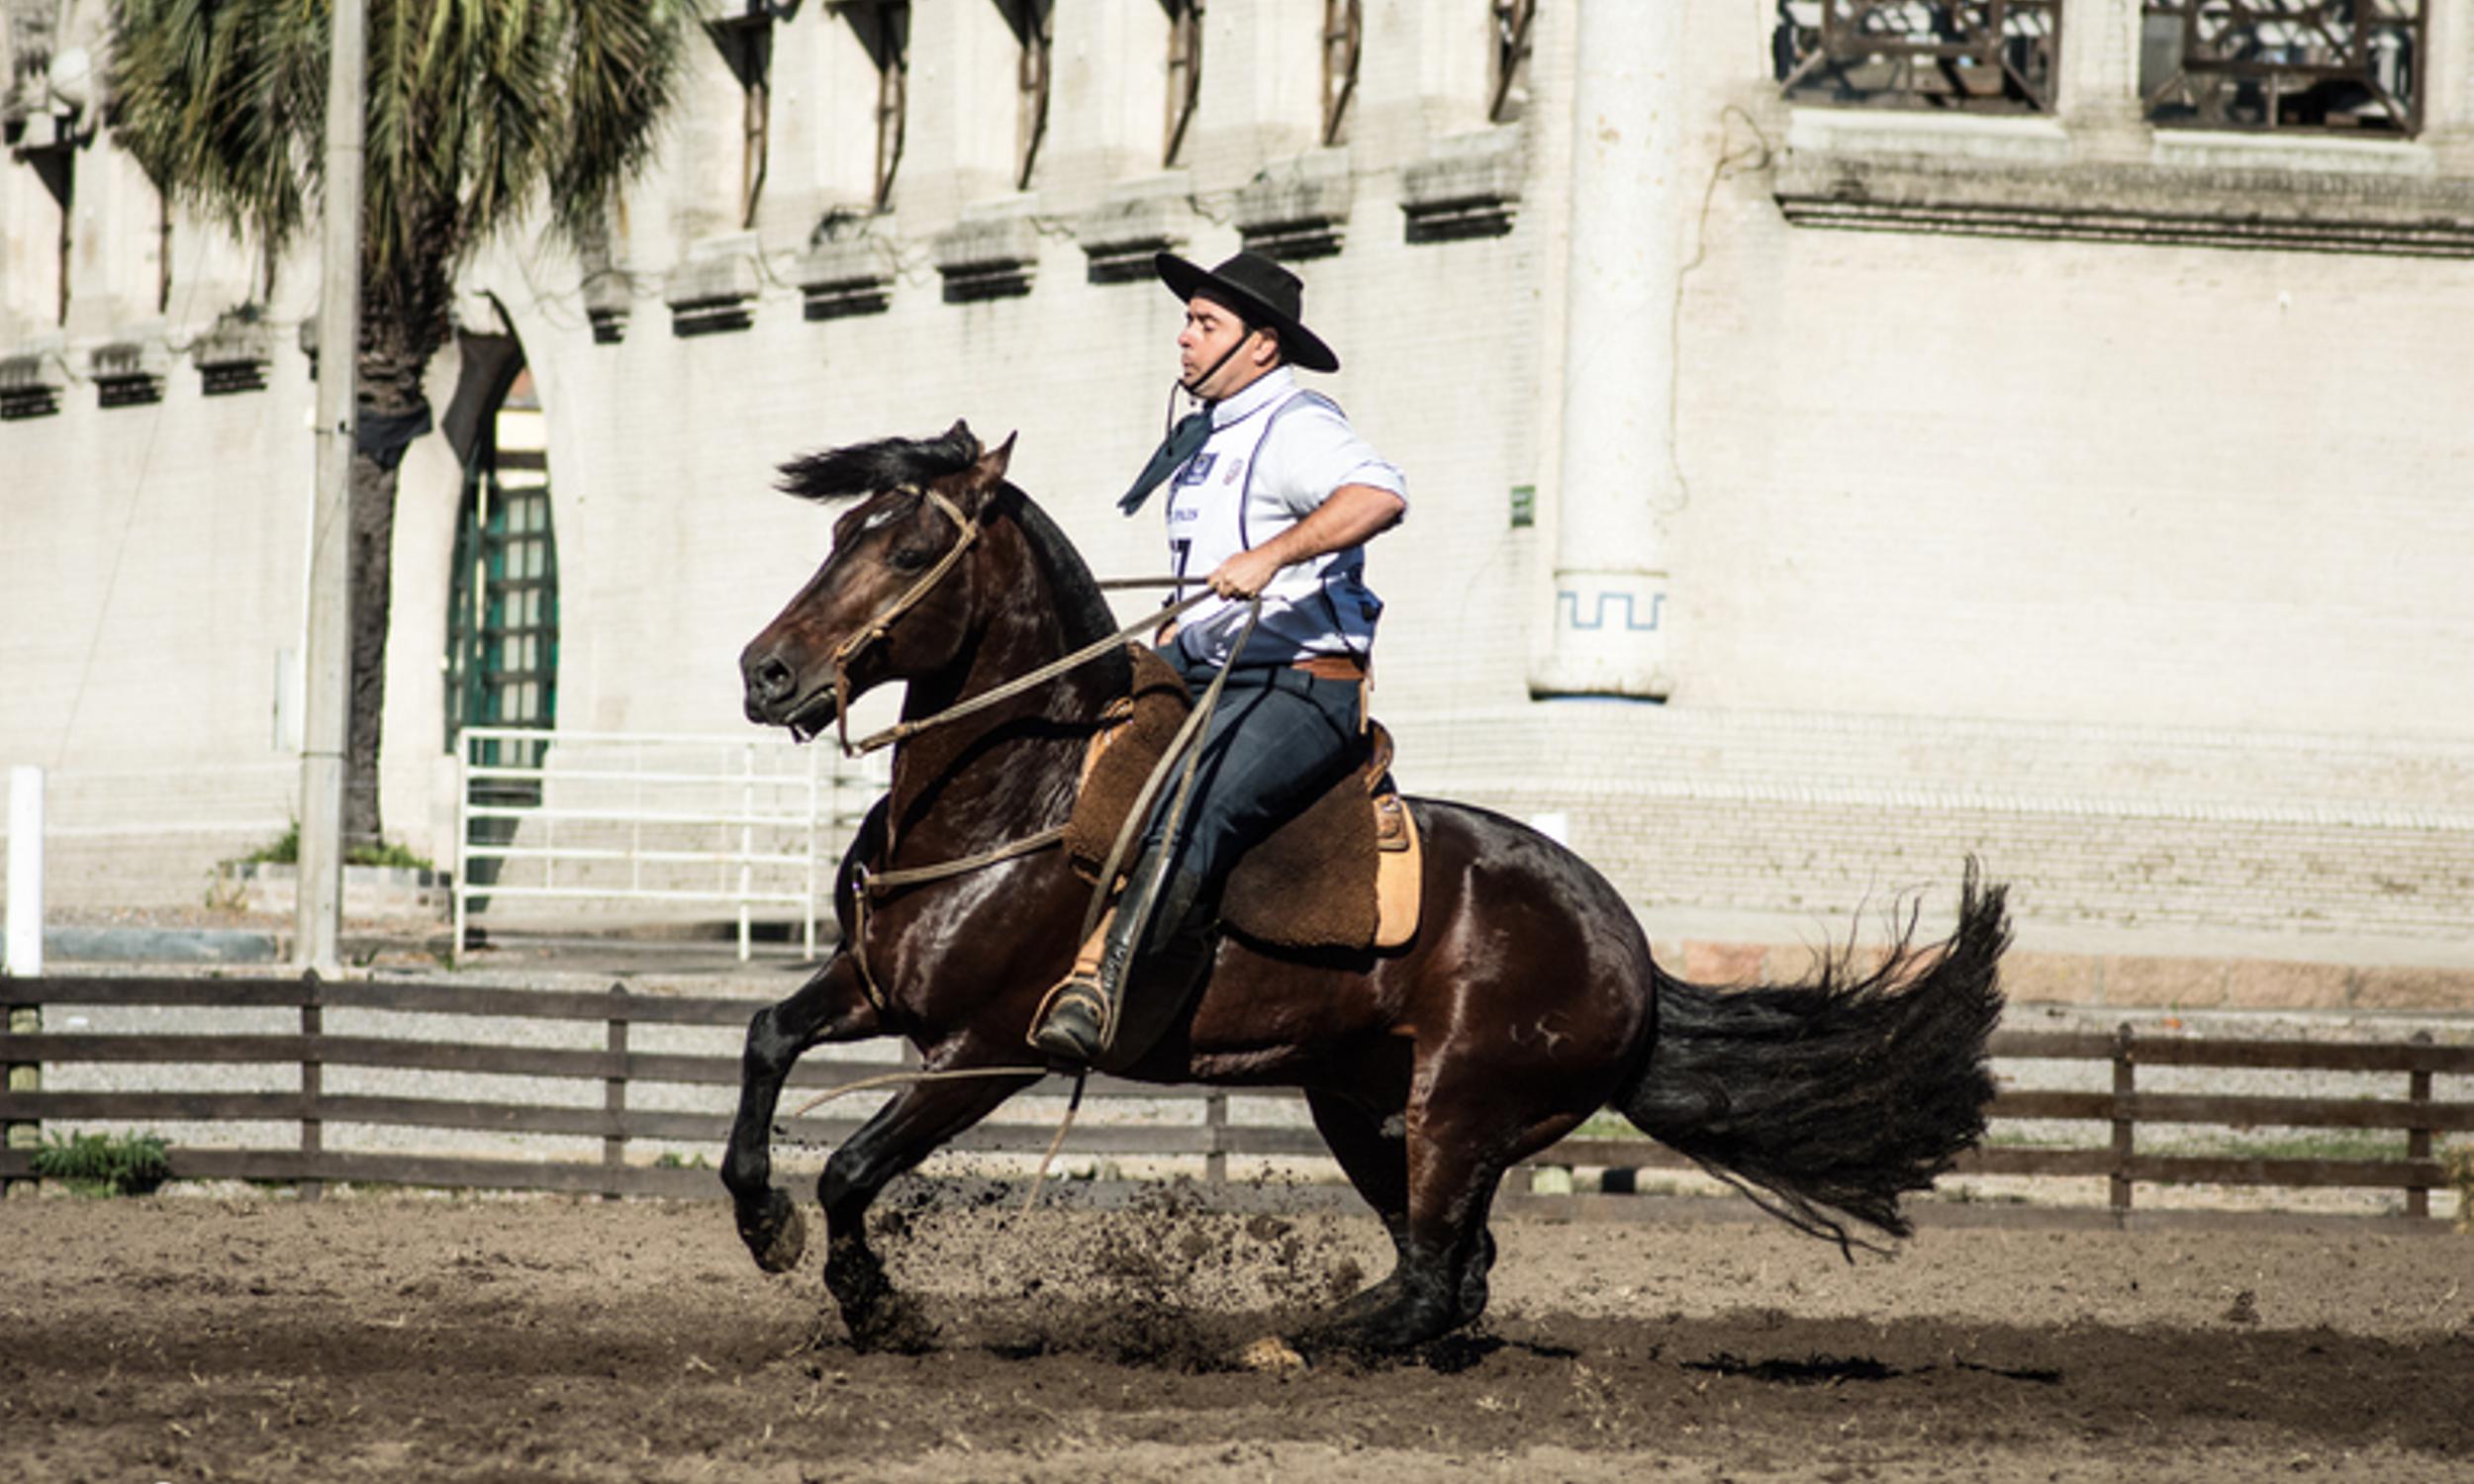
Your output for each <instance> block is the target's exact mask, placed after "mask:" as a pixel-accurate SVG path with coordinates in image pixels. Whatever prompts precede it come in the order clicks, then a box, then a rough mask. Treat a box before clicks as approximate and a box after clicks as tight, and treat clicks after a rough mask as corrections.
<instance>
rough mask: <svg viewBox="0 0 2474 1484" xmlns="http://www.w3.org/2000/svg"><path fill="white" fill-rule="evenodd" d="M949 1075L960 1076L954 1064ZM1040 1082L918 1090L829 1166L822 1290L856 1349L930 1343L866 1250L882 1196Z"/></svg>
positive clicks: (822, 1189)
mask: <svg viewBox="0 0 2474 1484" xmlns="http://www.w3.org/2000/svg"><path fill="white" fill-rule="evenodd" d="M943 1067H944V1069H948V1070H954V1069H960V1068H957V1067H954V1065H953V1062H952V1061H951V1060H950V1059H948V1060H946V1061H945V1062H944V1063H943ZM1039 1077H1040V1074H1039V1073H1038V1072H1035V1071H1034V1072H1026V1073H1024V1074H1022V1075H1020V1076H986V1077H971V1078H967V1079H963V1080H959V1081H950V1082H913V1083H911V1084H910V1085H909V1086H907V1087H904V1089H903V1090H902V1091H901V1092H900V1093H898V1094H897V1095H896V1096H895V1097H894V1099H893V1101H891V1102H889V1103H887V1104H886V1105H885V1106H884V1107H882V1108H879V1109H878V1110H877V1112H876V1116H875V1117H873V1118H871V1119H869V1120H868V1121H867V1123H866V1124H865V1125H863V1126H862V1127H861V1128H860V1130H859V1132H858V1133H856V1134H853V1135H851V1136H850V1139H849V1140H848V1141H847V1142H846V1143H844V1144H843V1145H842V1147H841V1148H839V1149H837V1150H835V1151H834V1152H833V1158H832V1159H828V1160H826V1161H825V1166H824V1173H823V1174H822V1175H821V1176H820V1177H818V1179H817V1181H816V1200H817V1201H818V1203H820V1204H821V1205H822V1206H823V1207H824V1228H825V1236H826V1247H825V1258H824V1286H825V1288H826V1290H827V1291H828V1292H830V1293H831V1294H832V1295H833V1298H834V1301H835V1302H836V1303H838V1304H840V1305H841V1308H842V1322H843V1323H844V1324H846V1325H848V1326H849V1327H850V1340H851V1344H852V1345H856V1346H858V1347H859V1348H861V1349H911V1348H916V1347H918V1346H919V1345H923V1344H925V1342H926V1339H927V1333H926V1327H925V1325H924V1324H923V1323H922V1322H921V1321H920V1320H919V1318H918V1316H917V1314H916V1313H915V1312H914V1311H913V1310H912V1308H911V1307H910V1306H909V1305H908V1304H906V1303H904V1302H903V1300H902V1298H901V1296H900V1295H899V1294H897V1293H896V1292H895V1291H894V1286H893V1284H892V1283H890V1282H889V1281H887V1280H886V1277H885V1264H884V1263H883V1262H882V1261H881V1260H879V1259H878V1257H877V1254H876V1251H875V1249H873V1248H871V1247H869V1246H868V1227H867V1215H868V1207H869V1206H870V1205H871V1204H872V1203H873V1202H874V1201H875V1200H876V1197H877V1192H879V1191H881V1190H883V1189H884V1188H885V1184H886V1182H887V1181H889V1180H891V1179H893V1178H894V1176H896V1175H898V1174H901V1173H902V1172H903V1171H904V1170H906V1169H909V1168H910V1167H911V1166H913V1165H915V1164H917V1163H918V1162H919V1161H920V1160H921V1159H926V1158H927V1157H928V1156H929V1155H930V1154H932V1153H934V1152H935V1150H936V1149H937V1148H938V1147H939V1146H940V1145H942V1144H944V1143H945V1142H946V1141H947V1140H949V1139H952V1138H953V1137H954V1136H955V1135H957V1134H960V1133H961V1132H962V1131H963V1130H965V1129H968V1128H969V1127H971V1126H972V1125H973V1124H975V1123H978V1122H979V1121H980V1120H981V1119H983V1118H986V1117H987V1116H988V1115H989V1114H990V1113H991V1112H993V1111H994V1110H995V1109H996V1107H997V1105H998V1104H999V1103H1001V1102H1003V1101H1004V1100H1005V1099H1006V1098H1008V1097H1011V1096H1012V1095H1013V1094H1014V1093H1016V1092H1019V1091H1020V1090H1022V1089H1023V1088H1025V1087H1028V1086H1029V1085H1031V1084H1032V1083H1033V1082H1036V1081H1038V1080H1039Z"/></svg>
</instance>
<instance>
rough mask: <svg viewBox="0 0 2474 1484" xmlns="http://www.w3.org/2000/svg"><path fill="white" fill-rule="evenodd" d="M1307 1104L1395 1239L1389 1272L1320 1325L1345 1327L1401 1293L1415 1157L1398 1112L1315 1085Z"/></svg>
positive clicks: (1344, 1168) (1385, 1229) (1343, 1169)
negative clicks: (1411, 1160) (1379, 1109)
mask: <svg viewBox="0 0 2474 1484" xmlns="http://www.w3.org/2000/svg"><path fill="white" fill-rule="evenodd" d="M1305 1102H1306V1107H1307V1108H1308V1109H1309V1110H1310V1111H1312V1113H1313V1114H1314V1127H1315V1129H1316V1131H1317V1132H1319V1133H1321V1134H1322V1136H1323V1142H1324V1143H1325V1144H1327V1145H1329V1146H1331V1152H1332V1158H1333V1159H1337V1160H1338V1161H1339V1162H1340V1168H1341V1172H1342V1173H1344V1174H1346V1175H1348V1177H1349V1183H1350V1184H1352V1185H1354V1186H1356V1187H1357V1192H1358V1194H1359V1195H1361V1196H1364V1197H1365V1198H1366V1203H1367V1204H1368V1205H1370V1206H1372V1207H1374V1208H1375V1215H1376V1216H1377V1217H1379V1218H1380V1219H1381V1221H1382V1224H1383V1234H1384V1235H1385V1236H1387V1237H1389V1238H1390V1239H1391V1248H1392V1257H1393V1261H1392V1269H1391V1273H1390V1275H1389V1276H1387V1277H1385V1278H1384V1279H1383V1280H1382V1281H1380V1282H1379V1283H1376V1284H1374V1285H1373V1286H1371V1287H1368V1288H1365V1289H1362V1290H1360V1291H1359V1292H1358V1293H1356V1294H1354V1295H1352V1296H1351V1297H1350V1298H1348V1299H1346V1300H1345V1301H1343V1302H1342V1303H1341V1304H1339V1305H1338V1306H1337V1307H1335V1308H1334V1309H1333V1310H1332V1311H1331V1312H1330V1313H1328V1314H1326V1315H1324V1316H1323V1317H1322V1318H1321V1320H1320V1321H1318V1324H1319V1326H1321V1327H1324V1328H1329V1327H1333V1326H1339V1325H1345V1324H1347V1323H1349V1322H1350V1321H1352V1320H1355V1319H1358V1318H1361V1317H1363V1316H1365V1315H1368V1314H1372V1313H1374V1312H1375V1311H1377V1310H1379V1309H1381V1308H1382V1307H1384V1306H1385V1305H1386V1304H1389V1303H1390V1302H1391V1301H1392V1298H1393V1297H1394V1295H1395V1294H1396V1293H1397V1292H1398V1291H1399V1286H1400V1282H1401V1278H1400V1272H1401V1268H1402V1267H1403V1266H1404V1265H1405V1264H1406V1263H1407V1261H1408V1226H1409V1156H1408V1141H1407V1138H1406V1133H1407V1128H1406V1122H1405V1120H1404V1119H1403V1118H1402V1116H1401V1115H1400V1114H1398V1113H1396V1112H1395V1113H1393V1114H1392V1115H1391V1116H1390V1117H1389V1118H1388V1119H1386V1118H1384V1117H1382V1116H1380V1114H1379V1113H1378V1112H1377V1111H1376V1110H1375V1109H1372V1108H1369V1107H1367V1106H1366V1105H1365V1104H1363V1103H1361V1102H1359V1101H1357V1100H1356V1099H1354V1098H1350V1097H1345V1096H1343V1095H1341V1094H1339V1093H1336V1092H1329V1091H1324V1090H1322V1089H1319V1088H1313V1087H1309V1088H1307V1089H1306V1094H1305Z"/></svg>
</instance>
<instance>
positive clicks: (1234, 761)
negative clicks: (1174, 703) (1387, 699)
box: [1143, 644, 1362, 900]
mask: <svg viewBox="0 0 2474 1484" xmlns="http://www.w3.org/2000/svg"><path fill="white" fill-rule="evenodd" d="M1160 657H1161V658H1162V659H1164V660H1166V661H1168V662H1169V664H1170V666H1171V667H1172V668H1174V669H1175V670H1176V671H1177V672H1178V674H1179V675H1180V676H1182V677H1184V679H1185V681H1186V689H1187V690H1188V691H1189V693H1191V694H1192V696H1193V697H1194V699H1195V700H1196V701H1197V702H1199V701H1200V700H1201V699H1202V693H1203V692H1204V690H1205V689H1207V688H1208V687H1209V686H1210V684H1211V681H1212V679H1213V677H1214V676H1216V675H1217V674H1218V673H1219V672H1218V671H1216V670H1214V669H1212V668H1211V667H1209V666H1206V665H1198V664H1195V663H1193V662H1191V661H1189V660H1188V659H1187V658H1186V657H1185V656H1184V655H1183V654H1182V653H1181V652H1180V651H1179V650H1178V648H1177V646H1176V645H1174V644H1171V645H1169V646H1167V647H1166V648H1164V649H1162V650H1161V651H1160ZM1361 701H1362V693H1361V690H1360V687H1359V686H1358V683H1357V682H1355V681H1336V680H1319V679H1317V678H1315V677H1314V676H1310V675H1308V674H1306V673H1305V672H1304V671H1302V670H1290V669H1285V668H1278V667H1268V666H1246V667H1241V668H1240V669H1238V670H1236V671H1233V672H1232V673H1231V674H1230V675H1229V677H1228V684H1227V685H1226V686H1224V687H1222V688H1221V690H1220V703H1219V707H1218V708H1217V709H1216V710H1214V711H1213V712H1212V713H1211V720H1210V723H1209V725H1208V726H1207V727H1206V729H1205V730H1204V733H1203V740H1202V758H1201V761H1200V762H1199V763H1197V764H1196V765H1195V769H1194V788H1193V795H1192V797H1191V798H1190V799H1189V800H1188V802H1187V804H1186V817H1185V819H1184V821H1183V822H1182V823H1181V824H1180V825H1179V827H1178V836H1179V839H1180V842H1181V844H1180V846H1179V849H1178V854H1177V859H1176V860H1175V861H1174V862H1172V863H1171V865H1170V872H1171V873H1172V874H1173V873H1175V872H1179V871H1189V872H1192V873H1193V874H1194V875H1195V876H1197V877H1199V878H1200V879H1201V881H1202V885H1203V895H1204V899H1205V900H1210V899H1213V898H1215V897H1216V896H1217V894H1218V892H1219V888H1220V884H1221V883H1222V882H1223V881H1227V880H1228V874H1229V872H1230V871H1232V870H1234V869H1235V868H1236V865H1237V858H1238V857H1239V856H1242V855H1243V854H1245V852H1246V850H1247V849H1248V847H1250V846H1253V845H1255V844H1257V843H1258V842H1260V841H1261V840H1263V839H1264V838H1265V837H1266V836H1268V835H1270V834H1271V833H1272V831H1274V830H1276V829H1278V828H1279V827H1280V826H1281V825H1283V824H1285V823H1286V822H1287V821H1288V820H1289V819H1290V818H1291V817H1292V816H1294V815H1296V814H1298V813H1299V812H1301V811H1303V810H1304V808H1305V806H1306V805H1307V804H1310V803H1312V802H1313V801H1314V799H1315V796H1316V795H1317V794H1319V793H1321V792H1322V791H1323V790H1324V789H1326V788H1330V787H1331V786H1332V785H1333V784H1334V783H1336V782H1338V781H1339V780H1340V779H1341V778H1342V777H1344V776H1345V775H1346V774H1347V773H1348V772H1349V770H1351V769H1352V768H1355V767H1357V766H1358V763H1359V761H1360V758H1361V751H1360V749H1361V738H1360V729H1361V727H1360V723H1361V717H1360V716H1359V713H1358V708H1359V705H1360V704H1361ZM1177 777H1178V776H1177V774H1175V773H1171V774H1170V775H1169V777H1168V778H1166V779H1164V780H1162V782H1161V785H1160V796H1159V797H1158V798H1157V799H1155V800H1154V801H1153V802H1152V806H1151V823H1150V828H1149V830H1148V831H1147V832H1146V833H1145V835H1144V836H1143V850H1144V852H1145V853H1146V854H1147V853H1149V852H1151V851H1153V850H1156V849H1157V848H1158V847H1159V844H1160V841H1161V838H1162V834H1163V831H1164V830H1165V828H1166V824H1167V819H1168V811H1169V808H1170V806H1171V804H1172V803H1174V801H1175V799H1176V796H1177Z"/></svg>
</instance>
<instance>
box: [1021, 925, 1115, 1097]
mask: <svg viewBox="0 0 2474 1484" xmlns="http://www.w3.org/2000/svg"><path fill="white" fill-rule="evenodd" d="M1128 920H1130V918H1128V917H1127V915H1126V914H1124V913H1121V912H1119V911H1118V910H1117V908H1116V907H1110V908H1108V910H1107V912H1106V914H1105V915H1103V916H1102V917H1101V918H1100V919H1099V926H1098V927H1096V928H1094V929H1093V930H1092V935H1091V938H1090V939H1089V940H1088V941H1087V942H1085V943H1084V944H1083V949H1082V952H1080V953H1078V954H1076V955H1075V956H1074V967H1073V968H1072V969H1070V970H1068V971H1066V975H1065V977H1064V978H1062V979H1059V980H1058V981H1057V984H1056V987H1055V988H1053V989H1050V990H1049V991H1048V996H1047V998H1045V999H1043V1000H1041V1001H1040V1002H1039V1010H1038V1012H1037V1013H1035V1014H1034V1015H1032V1016H1031V1034H1030V1036H1029V1037H1028V1038H1027V1039H1028V1040H1029V1042H1030V1044H1031V1046H1032V1048H1033V1049H1035V1050H1037V1051H1042V1052H1045V1053H1047V1054H1048V1055H1049V1056H1050V1057H1053V1058H1055V1059H1057V1060H1058V1061H1061V1062H1072V1063H1075V1064H1077V1065H1081V1064H1083V1063H1087V1062H1089V1061H1091V1060H1092V1059H1093V1058H1094V1057H1096V1056H1098V1055H1099V1053H1100V1050H1101V1048H1103V1047H1105V1046H1106V1045H1107V1044H1108V1032H1109V1031H1110V1030H1112V1029H1114V1026H1113V1022H1114V1020H1115V1018H1116V1015H1115V1010H1116V995H1115V994H1114V993H1113V992H1111V991H1110V989H1109V988H1108V987H1107V986H1108V985H1109V983H1110V982H1112V981H1121V980H1122V978H1123V974H1107V973H1105V972H1104V970H1103V967H1102V966H1104V965H1105V964H1106V963H1107V962H1108V957H1109V951H1110V950H1109V943H1110V940H1111V939H1114V938H1122V937H1126V936H1128V935H1125V934H1119V933H1118V932H1117V931H1116V925H1117V923H1118V922H1120V921H1128ZM1131 952H1132V946H1131V944H1130V943H1128V944H1120V945H1119V946H1118V948H1117V949H1116V953H1117V956H1118V957H1119V959H1120V960H1121V959H1122V958H1124V957H1125V956H1126V955H1128V954H1130V953H1131Z"/></svg>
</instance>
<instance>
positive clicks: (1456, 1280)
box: [1307, 1074, 1586, 1350]
mask: <svg viewBox="0 0 2474 1484" xmlns="http://www.w3.org/2000/svg"><path fill="white" fill-rule="evenodd" d="M1519 1090H1520V1089H1519V1087H1518V1084H1517V1082H1515V1081H1512V1080H1510V1079H1506V1080H1505V1081H1502V1082H1496V1081H1493V1080H1491V1079H1489V1078H1486V1077H1482V1076H1472V1075H1467V1074H1464V1075H1460V1076H1452V1075H1439V1076H1435V1077H1432V1078H1430V1079H1429V1080H1428V1082H1427V1084H1426V1086H1425V1088H1424V1089H1423V1092H1422V1094H1421V1096H1420V1097H1419V1099H1418V1101H1417V1103H1416V1104H1415V1105H1414V1106H1412V1107H1411V1108H1410V1110H1409V1115H1408V1129H1407V1138H1406V1140H1405V1153H1406V1156H1407V1158H1406V1161H1405V1164H1406V1171H1407V1187H1406V1190H1407V1207H1406V1216H1405V1219H1404V1220H1403V1222H1402V1223H1401V1225H1400V1227H1399V1229H1398V1235H1397V1236H1396V1238H1395V1241H1396V1243H1397V1245H1398V1247H1399V1252H1400V1265H1399V1267H1398V1268H1397V1269H1395V1270H1394V1272H1393V1273H1392V1276H1391V1277H1390V1278H1387V1279H1385V1280H1384V1281H1383V1282H1382V1283H1381V1284H1380V1285H1378V1288H1379V1289H1380V1290H1383V1292H1382V1293H1381V1295H1380V1303H1379V1304H1376V1305H1374V1306H1373V1307H1368V1308H1361V1307H1359V1306H1357V1305H1355V1304H1352V1305H1350V1306H1349V1307H1348V1309H1347V1310H1346V1311H1345V1312H1344V1314H1343V1315H1341V1316H1336V1317H1335V1319H1334V1320H1333V1321H1332V1322H1330V1323H1329V1324H1327V1325H1326V1326H1325V1327H1323V1328H1322V1329H1321V1330H1320V1331H1318V1332H1316V1333H1313V1334H1310V1335H1309V1336H1308V1337H1307V1339H1308V1342H1309V1343H1323V1344H1337V1345H1346V1346H1350V1347H1353V1348H1359V1349H1368V1350H1398V1349H1406V1348H1408V1347H1410V1346H1412V1345H1423V1344H1425V1343H1426V1342H1427V1341H1429V1340H1433V1339H1435V1338H1437V1337H1438V1336H1441V1335H1445V1334H1448V1333H1450V1332H1451V1331H1453V1330H1457V1329H1459V1328H1460V1327H1462V1326H1463V1325H1466V1324H1470V1323H1473V1322H1474V1321H1475V1320H1476V1319H1477V1318H1478V1316H1480V1315H1482V1314H1483V1313H1485V1310H1486V1297H1487V1293H1486V1274H1487V1271H1488V1269H1490V1268H1491V1267H1492V1266H1493V1265H1494V1238H1493V1236H1492V1235H1491V1234H1490V1233H1489V1232H1488V1231H1487V1230H1486V1216H1487V1213H1488V1211H1489V1210H1490V1209H1491V1208H1492V1206H1493V1204H1494V1194H1495V1189H1496V1187H1497V1186H1498V1185H1500V1184H1501V1183H1502V1180H1503V1173H1504V1171H1505V1170H1506V1169H1508V1168H1510V1167H1511V1165H1512V1163H1513V1162H1514V1161H1516V1160H1518V1159H1522V1158H1523V1157H1525V1156H1527V1155H1528V1154H1530V1153H1532V1152H1533V1151H1536V1150H1539V1149H1543V1148H1545V1147H1546V1146H1547V1145H1549V1144H1552V1143H1554V1142H1555V1141H1556V1140H1558V1139H1561V1138H1563V1137H1564V1136H1565V1135H1566V1134H1568V1133H1570V1131H1571V1130H1572V1129H1573V1128H1575V1127H1577V1126H1578V1125H1579V1123H1580V1121H1581V1119H1582V1118H1583V1117H1585V1116H1586V1115H1585V1114H1579V1113H1571V1112H1549V1111H1537V1112H1533V1113H1532V1114H1531V1115H1528V1116H1523V1115H1522V1114H1520V1113H1518V1112H1516V1111H1514V1110H1515V1109H1516V1108H1517V1107H1518V1105H1519V1101H1520V1099H1519V1095H1518V1094H1519ZM1533 1107H1534V1105H1533ZM1366 1297H1368V1298H1369V1299H1370V1300H1373V1299H1375V1298H1376V1297H1377V1295H1376V1294H1372V1293H1370V1294H1369V1295H1367V1296H1366Z"/></svg>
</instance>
